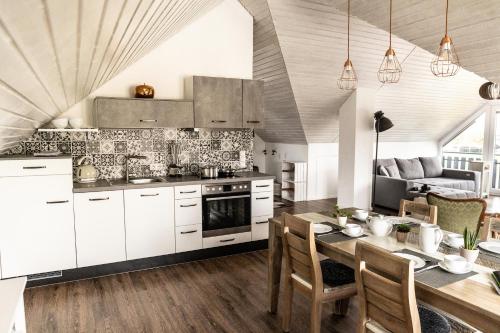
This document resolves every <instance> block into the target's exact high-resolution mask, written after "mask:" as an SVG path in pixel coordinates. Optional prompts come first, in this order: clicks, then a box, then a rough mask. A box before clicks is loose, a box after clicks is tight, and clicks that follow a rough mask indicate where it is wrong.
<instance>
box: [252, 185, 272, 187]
mask: <svg viewBox="0 0 500 333" xmlns="http://www.w3.org/2000/svg"><path fill="white" fill-rule="evenodd" d="M255 187H269V185H255Z"/></svg>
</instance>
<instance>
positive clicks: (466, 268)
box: [438, 261, 473, 274]
mask: <svg viewBox="0 0 500 333" xmlns="http://www.w3.org/2000/svg"><path fill="white" fill-rule="evenodd" d="M438 265H439V267H441V268H442V269H444V270H445V271H447V272H448V273H452V274H465V273H469V272H470V271H472V267H473V265H472V263H470V262H468V263H467V266H466V267H465V269H464V270H462V271H459V270H451V269H449V268H448V267H447V266H446V265H445V264H444V261H440V262H438Z"/></svg>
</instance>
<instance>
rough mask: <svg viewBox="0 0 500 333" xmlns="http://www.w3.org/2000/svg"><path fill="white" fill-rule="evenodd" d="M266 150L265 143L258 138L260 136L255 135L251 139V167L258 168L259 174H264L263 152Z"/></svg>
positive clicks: (264, 159)
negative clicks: (252, 151) (252, 153)
mask: <svg viewBox="0 0 500 333" xmlns="http://www.w3.org/2000/svg"><path fill="white" fill-rule="evenodd" d="M265 149H266V143H265V142H264V140H262V139H261V138H260V136H258V135H255V137H254V138H253V150H254V155H253V165H254V166H258V167H259V172H266V155H264V150H265Z"/></svg>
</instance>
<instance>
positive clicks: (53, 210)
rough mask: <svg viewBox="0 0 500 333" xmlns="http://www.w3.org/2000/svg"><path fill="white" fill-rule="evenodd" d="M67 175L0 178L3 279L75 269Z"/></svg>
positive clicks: (70, 187)
mask: <svg viewBox="0 0 500 333" xmlns="http://www.w3.org/2000/svg"><path fill="white" fill-rule="evenodd" d="M72 184H73V182H72V179H71V176H70V175H58V176H29V177H5V178H0V189H1V191H0V202H1V204H2V217H1V219H0V260H1V265H2V278H9V277H14V276H21V275H29V274H35V273H43V272H50V271H56V270H63V269H70V268H75V267H76V255H75V233H74V219H73V193H72Z"/></svg>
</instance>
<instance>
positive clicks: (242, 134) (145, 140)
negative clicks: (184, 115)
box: [9, 128, 253, 179]
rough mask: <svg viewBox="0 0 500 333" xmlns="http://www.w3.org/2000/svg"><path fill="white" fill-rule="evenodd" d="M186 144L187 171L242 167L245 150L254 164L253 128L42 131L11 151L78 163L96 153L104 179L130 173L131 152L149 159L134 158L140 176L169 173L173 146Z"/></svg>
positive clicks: (248, 161)
mask: <svg viewBox="0 0 500 333" xmlns="http://www.w3.org/2000/svg"><path fill="white" fill-rule="evenodd" d="M174 143H177V144H180V145H181V151H182V153H181V154H180V155H179V160H180V163H181V165H182V166H183V167H184V174H197V173H198V170H199V167H200V166H205V165H218V166H219V167H224V168H228V167H232V168H238V169H239V168H240V162H239V161H240V151H244V152H245V157H246V168H245V169H246V170H249V171H250V170H252V167H253V130H251V129H207V128H201V129H199V130H196V131H194V130H190V129H176V128H154V129H103V130H99V132H96V133H84V132H72V133H67V132H41V133H35V134H33V136H32V137H30V138H29V139H27V140H26V141H23V142H22V143H21V144H20V145H19V146H18V147H15V148H13V149H11V151H10V152H9V153H11V154H32V153H35V152H44V151H52V150H60V151H61V152H63V153H66V154H71V155H72V157H73V169H75V168H76V161H77V160H78V159H79V158H80V157H81V156H84V155H87V156H90V157H91V158H92V160H93V164H94V166H95V167H96V168H97V169H98V171H99V178H104V179H112V178H123V177H125V156H126V155H127V154H134V155H144V156H146V157H147V158H146V159H144V160H136V159H132V160H130V173H131V174H132V175H135V176H163V175H165V174H166V172H167V166H168V165H169V164H170V163H172V161H173V157H172V154H171V149H170V148H171V146H172V144H174Z"/></svg>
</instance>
